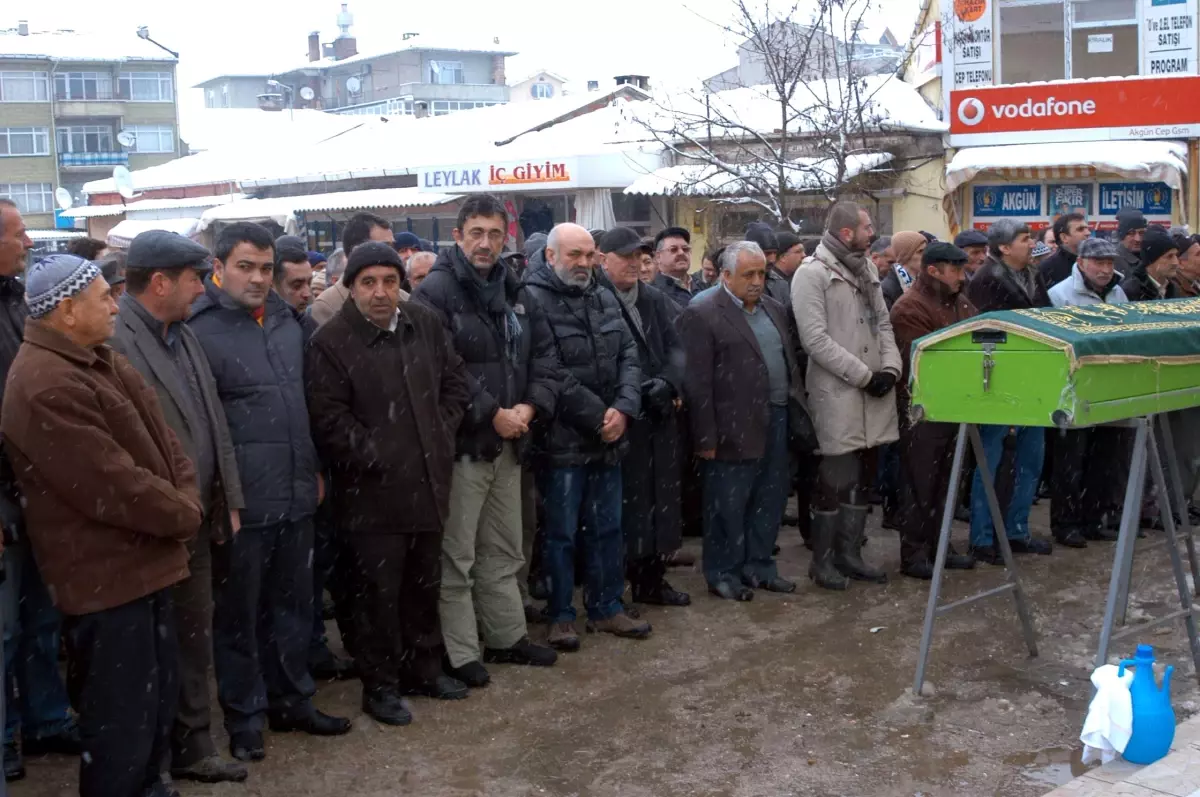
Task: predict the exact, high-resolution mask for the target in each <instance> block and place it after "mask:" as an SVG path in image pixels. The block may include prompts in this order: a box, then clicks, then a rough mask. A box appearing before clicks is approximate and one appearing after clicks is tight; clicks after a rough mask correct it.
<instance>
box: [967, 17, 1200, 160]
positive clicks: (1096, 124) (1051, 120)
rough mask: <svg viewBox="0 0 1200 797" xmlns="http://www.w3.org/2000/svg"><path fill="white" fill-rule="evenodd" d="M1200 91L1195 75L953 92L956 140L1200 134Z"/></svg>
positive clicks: (1037, 140) (983, 142)
mask: <svg viewBox="0 0 1200 797" xmlns="http://www.w3.org/2000/svg"><path fill="white" fill-rule="evenodd" d="M1194 1H1195V0H1193V2H1194ZM1192 36H1193V37H1194V36H1195V33H1194V32H1193V34H1192ZM1198 94H1200V77H1198V76H1194V75H1193V76H1187V77H1183V76H1180V77H1166V78H1128V79H1125V80H1097V81H1072V82H1055V83H1041V84H1023V85H1013V86H980V87H977V88H972V89H965V90H955V91H952V92H950V105H949V110H950V146H952V147H964V146H979V145H991V144H1020V143H1045V142H1054V141H1103V140H1126V139H1150V138H1195V137H1200V103H1197V102H1196V101H1195V97H1196V96H1197V95H1198Z"/></svg>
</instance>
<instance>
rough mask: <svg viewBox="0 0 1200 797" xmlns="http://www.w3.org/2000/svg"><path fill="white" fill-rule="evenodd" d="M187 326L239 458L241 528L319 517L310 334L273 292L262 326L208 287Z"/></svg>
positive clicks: (209, 283) (207, 281)
mask: <svg viewBox="0 0 1200 797" xmlns="http://www.w3.org/2000/svg"><path fill="white" fill-rule="evenodd" d="M204 287H205V293H204V295H203V296H201V297H200V298H199V299H197V300H196V303H195V304H193V305H192V316H191V318H189V319H188V325H189V326H190V327H191V328H192V331H193V332H195V333H196V337H197V338H199V339H200V345H201V346H202V347H203V348H204V354H205V356H207V357H208V364H209V366H210V367H211V368H212V372H213V377H214V378H215V379H216V382H217V392H218V394H219V395H220V397H221V404H222V405H223V406H224V408H225V418H226V420H228V422H229V435H230V437H231V438H232V439H233V446H234V452H235V453H236V455H237V464H238V473H239V474H241V477H242V492H243V494H244V498H245V502H246V508H245V509H243V510H242V513H241V520H242V526H244V527H251V526H266V525H269V524H272V523H281V522H284V521H293V522H294V521H297V520H302V519H304V518H307V517H309V516H311V515H312V514H313V513H314V512H315V511H316V509H317V471H318V470H319V465H318V463H317V452H316V449H315V447H314V446H313V441H312V435H311V434H310V432H309V418H308V408H307V405H306V403H305V400H304V348H305V346H306V345H307V343H308V334H307V333H306V332H305V328H304V327H303V326H302V323H301V320H300V318H299V317H298V315H299V314H298V313H296V311H295V310H293V309H292V308H291V307H289V306H288V305H287V303H285V302H284V301H283V299H281V298H279V296H278V295H277V294H276V293H275V292H274V291H271V292H270V293H269V294H267V304H266V314H265V315H264V316H263V324H262V326H259V325H258V322H257V321H255V320H254V317H253V316H252V315H250V313H249V312H248V311H247V310H246V309H245V308H242V307H240V306H238V305H236V304H234V302H233V300H232V299H230V298H229V296H228V295H226V293H225V292H224V291H222V290H221V289H220V288H218V287H217V286H215V285H214V284H213V283H212V277H208V278H206V279H205V281H204Z"/></svg>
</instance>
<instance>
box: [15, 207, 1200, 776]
mask: <svg viewBox="0 0 1200 797" xmlns="http://www.w3.org/2000/svg"><path fill="white" fill-rule="evenodd" d="M508 222H509V219H508V216H507V213H506V211H505V207H504V205H503V204H502V203H501V202H499V201H498V200H497V199H495V198H494V197H492V196H488V195H472V196H470V197H467V198H466V199H465V201H464V202H463V204H462V206H461V209H460V211H459V214H458V218H457V220H456V225H455V229H454V232H453V236H454V241H455V243H454V245H452V246H448V247H445V248H444V249H442V250H441V251H440V252H433V251H429V250H431V249H432V248H433V247H432V246H431V245H429V244H428V242H423V241H421V240H420V239H418V238H417V237H416V236H414V235H412V234H411V233H408V232H399V233H397V232H395V231H393V230H392V229H391V226H390V225H389V224H388V222H387V221H386V220H384V219H382V218H380V217H377V216H373V215H371V214H359V215H356V216H355V217H353V218H352V219H351V220H350V221H349V222H348V223H347V224H346V225H345V229H344V234H343V239H342V246H341V247H340V248H339V249H338V250H337V251H335V252H333V253H332V254H330V255H328V256H325V255H322V254H321V253H318V252H312V251H307V250H306V247H305V245H304V241H303V240H302V239H300V238H298V237H295V236H290V235H278V234H276V233H281V232H282V230H277V231H269V230H268V229H267V228H265V227H264V226H260V225H257V224H252V223H236V224H231V225H228V226H227V227H225V228H224V229H223V230H222V231H221V232H220V233H219V235H218V236H217V240H216V242H215V245H214V246H213V249H212V251H209V250H208V249H206V248H204V247H203V246H200V245H199V244H197V243H195V242H194V241H191V240H189V239H186V238H183V237H180V236H177V235H174V234H171V233H167V232H159V231H151V232H145V233H142V234H141V235H139V236H138V237H137V238H136V239H134V241H133V242H132V244H131V245H130V246H129V248H128V250H127V251H109V252H105V251H104V249H105V247H104V245H103V243H102V242H99V241H90V240H88V239H85V240H83V241H81V242H78V243H76V244H75V245H74V248H73V252H72V253H70V254H63V255H52V256H49V257H46V258H44V259H42V260H40V261H38V262H37V263H35V264H33V265H31V266H30V267H29V269H28V272H27V273H24V274H23V273H22V272H23V271H24V270H25V269H24V266H25V263H24V261H25V258H26V253H27V252H28V250H29V249H30V248H31V247H32V243H31V242H30V241H29V239H28V237H27V236H26V235H25V232H24V226H23V222H22V219H21V215H20V213H19V212H18V211H17V209H16V206H15V205H13V204H12V203H10V202H7V201H6V200H0V313H2V314H3V316H4V318H3V319H2V320H0V371H2V372H3V374H4V375H5V376H6V379H5V382H4V385H5V387H4V394H3V401H2V406H0V439H2V441H3V458H2V459H0V468H2V470H0V523H2V524H3V528H4V565H5V575H6V578H5V581H4V584H3V601H4V623H5V625H4V632H5V635H4V642H5V665H6V669H5V672H6V679H5V685H6V691H5V703H6V710H7V713H6V719H7V722H6V728H5V747H4V766H5V774H6V777H8V778H10V779H15V778H19V777H22V776H23V775H24V764H23V757H24V756H30V755H42V754H50V753H52V754H66V755H78V756H80V762H81V763H80V793H81V794H82V795H85V797H95V796H96V795H116V796H117V797H127V796H128V797H135V796H136V797H144V796H145V795H151V796H153V797H164V795H171V794H175V793H176V792H175V791H174V788H173V785H172V783H173V780H174V779H191V780H198V781H202V782H221V781H238V782H240V781H243V780H245V779H246V778H247V776H248V773H249V770H248V768H247V766H246V764H247V763H249V762H254V761H259V760H262V759H263V758H264V757H265V755H266V750H267V748H266V744H265V733H266V731H268V730H269V731H271V732H274V733H280V732H289V731H291V732H304V733H309V734H314V735H338V734H344V733H346V732H348V731H349V729H350V727H351V725H350V721H349V719H347V718H343V717H334V716H330V715H327V714H325V713H323V712H321V711H319V710H317V709H316V708H315V707H314V706H313V703H312V698H313V695H314V694H315V691H316V688H317V684H318V683H319V682H321V681H325V680H329V679H347V678H357V679H360V680H361V682H362V687H363V689H362V709H363V711H364V712H365V713H366V714H368V715H369V716H371V717H372V718H374V719H375V720H376V721H378V722H380V723H383V724H386V725H393V726H403V725H406V724H408V723H409V722H411V721H412V720H413V706H412V705H411V704H410V702H409V701H408V698H409V697H413V696H421V697H428V698H434V699H443V700H459V699H463V698H465V697H467V696H468V694H469V692H470V690H472V689H480V688H484V687H486V686H487V684H488V683H489V681H490V679H491V671H490V670H489V667H490V666H492V665H512V664H515V665H533V666H551V665H554V664H555V663H556V661H557V657H558V655H559V654H561V653H571V652H575V651H578V650H579V649H580V648H581V647H582V644H581V640H580V636H579V627H578V621H577V617H576V586H582V607H583V609H584V614H585V615H586V616H585V624H586V627H587V628H588V629H589V630H593V631H597V632H600V633H607V634H611V635H613V636H616V637H621V638H628V639H635V640H637V639H645V638H646V637H648V636H650V635H651V633H652V627H651V624H650V622H649V621H648V620H647V618H646V617H644V616H643V615H642V609H643V607H645V606H647V605H650V606H663V607H684V606H687V605H689V604H690V603H691V600H692V598H691V596H689V595H688V594H687V593H685V592H682V591H680V590H678V589H676V588H675V587H674V586H673V585H672V584H671V583H670V582H669V581H668V574H669V572H670V569H671V568H673V567H680V566H683V567H687V566H691V565H693V564H695V562H694V560H693V559H692V557H691V556H690V555H689V554H688V553H687V552H686V551H684V550H682V542H683V537H684V536H699V537H701V538H702V560H701V562H700V569H701V571H702V572H703V576H704V579H705V583H706V586H707V589H708V592H709V593H711V594H712V595H713V596H715V597H718V598H722V599H727V600H732V601H749V600H752V599H753V598H754V597H755V595H756V594H757V593H760V592H769V593H791V592H794V591H795V590H796V588H797V584H796V581H795V580H794V579H793V578H789V575H788V574H785V573H781V572H780V570H779V567H778V564H777V562H776V556H777V554H778V546H777V542H778V534H779V530H780V527H781V526H783V525H796V526H797V527H798V528H799V530H800V533H801V535H802V537H803V539H804V541H805V544H806V545H807V547H808V548H809V549H811V551H812V556H811V560H810V563H809V566H808V575H809V577H810V579H811V580H812V581H813V583H814V584H815V585H817V586H818V587H820V588H824V589H830V590H845V589H847V588H848V587H849V585H850V583H851V582H852V581H859V582H864V583H873V584H879V583H884V582H886V581H887V579H888V574H887V573H886V572H884V571H883V570H881V569H880V568H878V567H876V566H874V565H872V564H871V563H870V562H869V561H868V560H867V557H864V551H865V550H869V548H864V545H865V542H866V527H867V519H868V515H869V514H870V513H871V512H872V511H873V510H872V508H871V506H872V504H875V503H878V504H880V505H881V511H882V515H883V526H884V527H885V528H891V529H895V530H898V531H899V536H900V554H901V572H902V573H903V574H904V575H906V576H909V577H913V578H917V579H928V578H931V577H932V574H933V551H934V547H935V545H936V542H937V533H938V529H939V518H940V513H941V510H942V506H943V503H944V502H945V501H946V500H947V496H946V495H945V492H946V485H947V484H948V482H949V481H950V475H951V474H950V468H951V467H952V456H951V455H952V452H953V446H954V433H955V427H953V426H949V425H946V424H940V423H931V422H915V421H914V420H913V419H912V418H910V415H909V411H908V410H909V407H908V403H909V394H908V384H909V376H910V367H911V363H910V359H909V357H910V351H911V348H912V343H913V341H915V340H916V339H918V338H920V337H922V336H924V335H927V334H929V333H932V332H935V331H937V330H939V329H942V328H945V327H947V326H949V325H951V324H954V323H956V322H958V321H962V320H964V319H967V318H970V317H972V316H974V315H976V314H977V313H980V312H988V311H992V310H1012V309H1024V308H1036V307H1050V306H1062V305H1083V304H1095V303H1101V302H1108V303H1117V302H1125V301H1141V300H1155V299H1162V298H1171V297H1173V296H1176V295H1188V296H1190V295H1196V293H1197V292H1200V282H1198V280H1200V243H1198V239H1197V238H1195V237H1189V236H1188V235H1187V234H1186V231H1183V230H1172V231H1168V230H1164V229H1162V228H1159V227H1155V226H1148V225H1147V224H1146V221H1145V219H1144V218H1143V217H1142V216H1141V215H1140V214H1139V213H1137V212H1135V211H1127V212H1123V213H1122V214H1121V215H1120V216H1119V223H1120V229H1119V231H1118V243H1116V244H1115V245H1114V244H1112V243H1109V242H1107V241H1105V240H1102V239H1100V238H1094V237H1091V232H1090V230H1089V229H1088V226H1087V221H1086V219H1085V218H1084V217H1083V216H1080V215H1077V214H1069V215H1065V216H1062V217H1061V218H1058V219H1057V220H1055V222H1054V224H1053V226H1052V228H1051V229H1050V230H1049V232H1048V233H1047V234H1045V235H1044V236H1041V237H1038V238H1035V237H1034V236H1033V235H1032V233H1031V231H1030V229H1029V228H1028V227H1026V226H1024V225H1022V224H1020V223H1019V222H1014V221H1011V220H1007V219H1004V220H1000V221H997V222H996V223H995V224H993V225H991V227H990V229H989V230H987V231H986V232H983V231H976V230H967V231H964V232H962V233H960V234H959V235H958V236H956V237H955V239H954V241H953V242H948V241H939V240H937V239H936V238H935V237H934V236H933V235H931V234H929V233H924V232H919V231H911V232H909V231H905V232H897V233H895V234H894V235H892V236H887V237H880V236H877V235H876V234H875V230H874V226H873V222H872V219H871V218H870V215H869V214H868V212H867V211H866V210H865V209H863V208H861V207H859V206H858V205H856V204H853V203H848V202H840V203H837V204H835V205H833V206H832V208H831V210H830V213H829V217H828V223H827V226H826V230H825V231H824V233H823V234H822V235H821V236H815V237H810V238H801V237H798V236H797V235H795V234H794V233H792V232H791V231H786V230H785V231H777V230H775V229H772V227H771V226H769V225H766V224H762V223H754V224H752V225H750V226H749V227H748V228H747V229H746V231H745V236H744V239H743V240H740V241H736V242H733V243H730V244H729V245H727V246H725V247H724V248H721V249H718V250H715V251H712V252H708V253H705V255H704V257H703V267H702V268H701V269H700V270H698V271H696V272H694V273H692V272H691V271H690V269H691V264H692V254H693V253H692V248H691V235H690V233H689V231H688V230H686V229H683V228H679V227H668V228H666V229H664V230H662V231H661V232H659V233H658V234H657V235H656V236H654V237H653V238H651V239H644V238H642V237H641V236H640V235H639V234H638V233H637V232H635V231H634V230H631V229H627V228H622V227H617V228H614V229H610V230H586V229H584V228H582V227H579V226H577V225H574V224H560V225H557V226H555V227H554V228H553V229H551V230H550V231H549V233H548V234H535V235H531V236H529V238H528V239H527V240H526V241H525V242H524V246H523V247H522V249H521V250H520V251H514V250H513V249H512V248H511V247H510V246H508V244H509V241H508ZM1047 239H1052V240H1047ZM980 433H981V437H982V439H983V444H984V448H985V450H986V455H987V459H988V464H989V466H990V468H991V470H992V472H993V473H995V474H996V480H997V485H996V486H997V489H998V491H999V492H1000V494H1001V504H1002V506H1003V513H1004V527H1005V530H1006V532H1007V535H1008V538H1009V542H1010V545H1011V547H1012V550H1013V551H1014V552H1015V553H1018V554H1050V553H1051V552H1052V547H1053V546H1052V544H1051V542H1050V541H1048V540H1042V539H1039V538H1038V537H1035V536H1034V535H1033V534H1032V533H1031V531H1030V526H1029V513H1030V508H1031V506H1032V504H1033V503H1034V501H1035V500H1036V499H1037V496H1038V494H1039V489H1043V490H1045V489H1048V491H1049V494H1050V495H1051V497H1052V502H1051V527H1052V532H1053V537H1054V539H1055V541H1057V542H1058V543H1059V544H1061V545H1065V546H1068V547H1085V546H1086V545H1087V544H1088V543H1089V542H1090V541H1105V540H1112V539H1115V533H1114V531H1113V527H1114V522H1115V520H1116V519H1117V518H1118V517H1119V513H1120V510H1121V507H1120V506H1119V503H1118V502H1119V501H1120V500H1121V491H1120V490H1118V489H1114V484H1116V483H1117V481H1118V480H1119V479H1120V478H1121V467H1122V463H1123V461H1124V460H1123V454H1122V452H1123V451H1124V450H1125V449H1126V448H1127V446H1128V441H1127V440H1126V439H1124V438H1123V436H1122V434H1123V433H1122V432H1121V431H1120V430H1111V429H1104V428H1098V429H1089V430H1070V431H1065V432H1063V431H1057V430H1056V431H1053V432H1049V433H1047V432H1046V431H1045V430H1043V429H1041V428H1028V429H1023V428H1010V427H1004V426H983V427H981V429H980ZM1047 445H1049V448H1050V452H1049V453H1048V452H1047ZM1188 478H1189V479H1190V480H1191V485H1190V486H1191V487H1195V474H1194V473H1189V474H1188ZM967 483H968V484H970V485H971V486H970V489H965V490H963V494H962V496H961V497H959V496H951V497H950V500H955V501H961V503H962V504H963V506H962V508H961V509H962V513H963V514H962V518H963V519H965V520H968V521H969V523H970V541H969V548H968V549H967V550H966V551H964V552H959V551H957V550H954V548H953V546H952V547H951V550H950V555H949V557H948V558H947V560H946V566H947V567H949V568H952V569H970V568H973V567H974V566H975V564H976V563H977V562H983V563H988V564H993V565H995V564H1002V559H1001V557H1000V555H999V553H998V549H997V546H996V540H995V529H994V528H993V523H992V516H991V513H990V512H989V511H988V507H987V502H986V500H985V498H984V490H983V489H982V482H981V476H980V474H979V473H978V472H976V473H975V474H974V477H973V483H971V482H970V480H968V482H967ZM1043 484H1044V485H1047V486H1048V487H1044V488H1043V487H1040V485H1043ZM793 495H794V496H795V498H796V506H797V511H796V512H795V513H793V514H789V513H788V512H787V505H788V502H789V497H790V496H793ZM1148 514H1149V513H1148ZM1147 521H1148V522H1152V521H1153V519H1152V518H1151V517H1147ZM871 558H874V557H871ZM627 585H628V586H629V590H628V592H627V590H626V587H627ZM326 594H328V595H329V597H330V605H329V606H328V607H327V606H326V602H325V600H324V596H325V595H326ZM327 613H328V615H329V616H330V617H331V618H332V619H334V620H336V626H337V631H338V635H339V637H340V640H341V648H342V650H343V651H344V652H345V654H346V655H345V656H342V655H340V654H339V653H337V652H335V650H334V647H336V646H334V647H331V646H330V643H329V639H328V637H327V634H326V627H327V625H326V619H327ZM534 624H537V625H543V624H544V625H545V626H546V629H545V632H544V633H543V632H540V631H539V632H538V633H537V634H535V636H536V638H537V639H538V640H539V641H536V642H535V641H534V639H533V638H531V636H530V633H529V628H530V626H531V625H534ZM60 632H61V634H62V637H63V639H64V641H65V647H66V650H67V656H68V667H67V678H66V680H65V682H64V679H63V677H62V675H61V673H60V669H59V666H58V657H59V647H60V643H59V635H60ZM543 640H544V644H543ZM210 668H211V669H215V674H216V699H217V702H218V703H219V705H220V707H221V713H222V716H223V721H224V726H225V730H226V732H227V733H228V737H229V756H228V757H226V756H224V755H223V754H222V753H221V752H219V751H218V749H217V746H216V743H215V741H214V737H213V731H212V727H211V724H212V710H211V703H212V696H211V695H210V693H209V691H210V688H209V680H208V678H209V672H210Z"/></svg>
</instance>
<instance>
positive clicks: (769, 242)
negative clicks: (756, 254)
mask: <svg viewBox="0 0 1200 797" xmlns="http://www.w3.org/2000/svg"><path fill="white" fill-rule="evenodd" d="M746 240H747V241H753V242H754V243H756V244H758V247H759V249H762V250H763V252H764V253H765V252H778V251H779V241H778V240H777V239H776V238H775V231H774V230H772V229H771V227H770V226H769V225H767V224H765V223H763V222H761V221H752V222H750V223H749V224H747V225H746Z"/></svg>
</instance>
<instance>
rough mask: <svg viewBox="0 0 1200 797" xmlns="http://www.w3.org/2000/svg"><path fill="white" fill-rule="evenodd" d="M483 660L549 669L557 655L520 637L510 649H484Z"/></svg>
mask: <svg viewBox="0 0 1200 797" xmlns="http://www.w3.org/2000/svg"><path fill="white" fill-rule="evenodd" d="M483 660H484V661H486V662H487V663H488V664H528V665H530V666H533V667H551V666H553V665H554V663H555V662H556V661H558V654H557V653H555V652H554V651H553V650H552V649H551V648H548V647H545V646H543V645H535V644H533V643H532V642H530V641H529V637H527V636H526V637H521V639H520V640H519V641H518V642H517V644H515V645H513V646H512V647H511V648H484V649H483ZM460 680H461V679H460ZM468 685H469V684H468Z"/></svg>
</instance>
